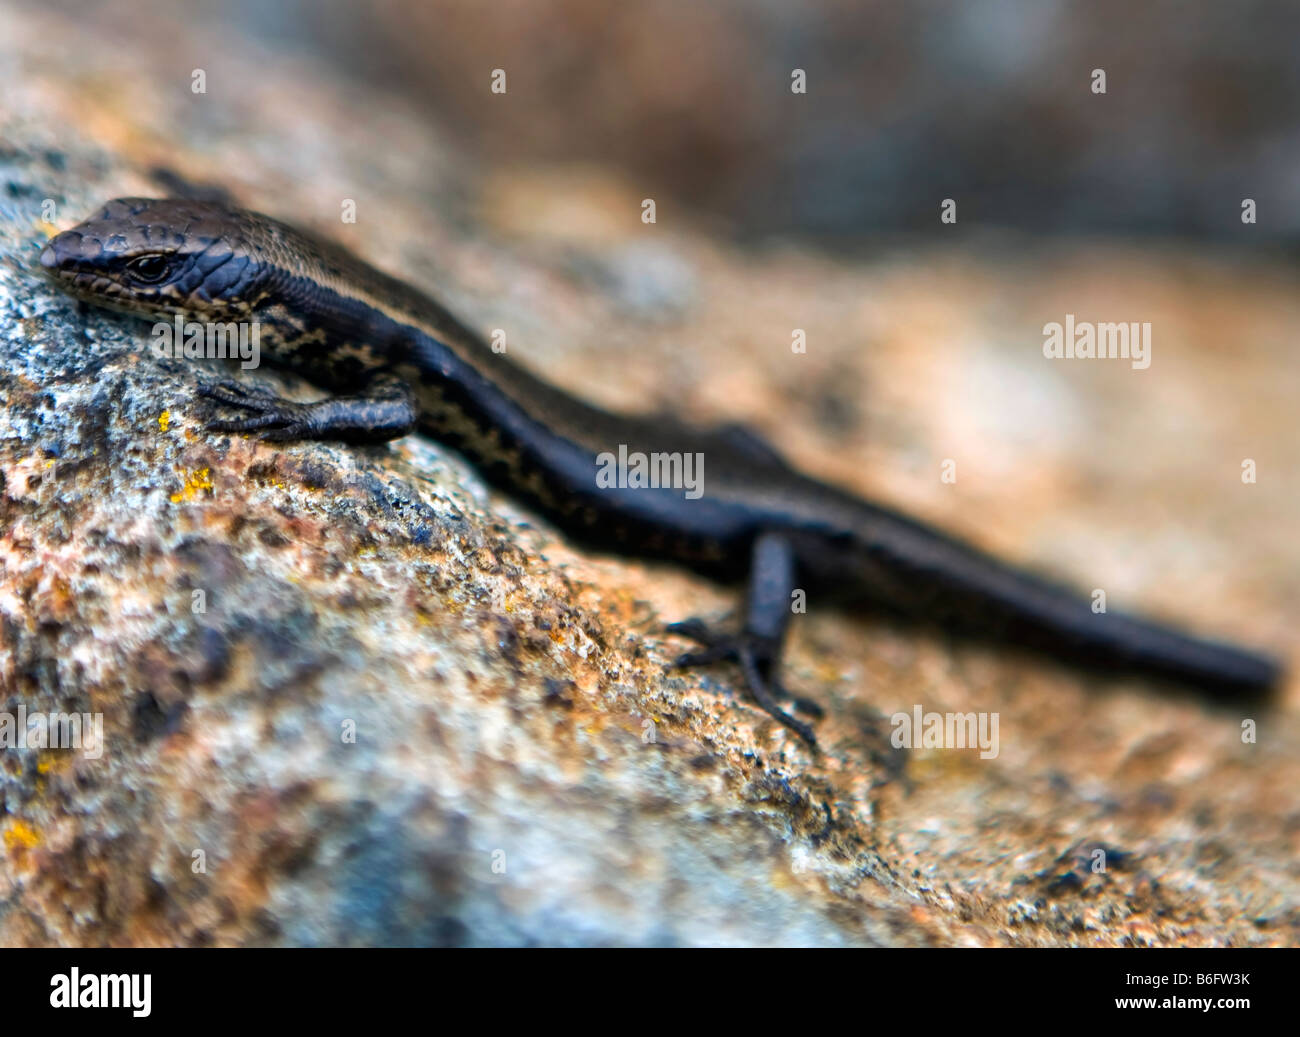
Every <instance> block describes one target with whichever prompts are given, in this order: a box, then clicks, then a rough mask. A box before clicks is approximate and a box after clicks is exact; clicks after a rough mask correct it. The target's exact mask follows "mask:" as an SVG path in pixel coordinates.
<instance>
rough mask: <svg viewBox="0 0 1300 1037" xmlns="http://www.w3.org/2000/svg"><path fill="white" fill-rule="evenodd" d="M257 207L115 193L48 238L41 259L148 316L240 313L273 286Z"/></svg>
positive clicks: (82, 286) (56, 272)
mask: <svg viewBox="0 0 1300 1037" xmlns="http://www.w3.org/2000/svg"><path fill="white" fill-rule="evenodd" d="M249 216H251V214H243V213H235V212H233V211H232V210H230V209H227V208H226V207H224V206H221V205H217V204H214V203H211V202H197V201H186V200H181V199H161V200H155V199H150V198H116V199H114V200H113V201H111V202H109V203H108V204H107V205H105V206H104V208H103V209H101V210H100V211H99V212H98V213H96V214H95V215H94V216H92V217H91V218H90V219H88V220H86V221H85V222H84V223H79V224H77V226H75V227H73V228H72V229H71V230H65V231H64V232H63V233H62V234H58V235H56V236H55V237H53V238H51V239H50V242H49V244H48V245H46V246H45V249H44V251H43V252H42V253H41V266H42V267H43V268H44V269H45V270H46V271H47V272H48V273H49V274H51V275H52V276H53V277H54V278H55V280H57V281H58V282H59V283H60V284H61V285H62V286H63V287H64V289H65V290H67V291H68V292H70V293H72V294H73V295H76V296H78V297H79V298H83V299H86V300H88V301H90V302H93V303H97V304H99V305H101V306H109V307H112V308H114V309H119V310H126V311H127V312H129V313H134V314H139V315H145V316H164V315H171V314H176V313H181V314H184V315H186V316H188V317H191V318H192V319H196V320H238V319H240V318H242V317H245V316H247V315H248V313H249V312H250V311H251V310H252V308H253V307H254V306H255V305H257V303H258V302H259V301H260V300H261V299H262V298H263V297H264V296H265V295H266V294H267V287H266V282H267V280H268V278H269V277H270V275H271V271H272V265H271V264H270V263H268V262H267V261H266V259H267V255H266V253H267V245H266V244H265V243H263V242H259V241H256V240H251V239H250V235H249V234H248V233H247V229H248V228H249V227H250V226H253V224H250V222H249V219H248V217H249Z"/></svg>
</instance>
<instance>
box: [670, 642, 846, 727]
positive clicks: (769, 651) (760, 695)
mask: <svg viewBox="0 0 1300 1037" xmlns="http://www.w3.org/2000/svg"><path fill="white" fill-rule="evenodd" d="M668 632H669V633H670V634H678V635H679V636H681V637H685V638H689V639H690V640H692V641H697V642H699V643H700V644H701V645H703V650H702V651H699V652H686V653H685V654H683V655H679V656H678V657H677V659H676V660H674V662H673V667H674V668H676V669H687V668H690V667H695V666H707V665H708V664H710V663H715V662H721V661H723V660H727V661H733V662H738V663H740V665H741V668H742V669H743V670H744V672H745V683H746V684H747V685H748V687H749V694H750V696H751V697H752V698H753V700H754V701H755V702H756V703H757V704H758V706H759V707H760V708H761V709H763V710H764V711H765V712H766V713H767V714H768V715H769V716H771V717H772V719H774V720H777V721H779V722H780V723H782V724H784V725H785V726H786V727H788V728H789V729H790V730H791V731H793V732H794V733H795V734H797V735H798V736H799V737H800V738H802V739H803V740H804V741H805V742H807V743H808V744H809V745H810V746H812V747H813V748H814V749H816V748H817V738H816V736H815V735H814V734H813V730H812V728H811V727H809V726H808V725H807V724H805V723H803V722H802V721H800V720H796V719H795V718H794V717H792V716H791V715H790V714H789V713H787V712H785V710H783V709H782V708H781V707H780V706H778V705H777V702H776V700H777V697H778V696H780V697H785V698H789V697H791V696H789V695H787V694H786V692H785V690H784V689H783V688H782V687H781V685H780V683H779V682H778V681H777V680H776V678H775V677H774V676H773V673H772V671H773V670H774V669H775V666H774V662H775V659H776V655H777V652H778V650H779V645H775V644H773V643H771V641H769V640H768V639H765V638H762V637H760V636H758V635H756V634H752V633H748V632H745V631H742V632H741V633H739V634H724V633H720V632H719V631H716V630H713V629H712V628H711V627H709V626H708V624H706V623H705V622H704V621H703V620H699V619H688V620H684V621H683V622H681V623H673V624H671V625H670V626H669V627H668ZM794 701H795V704H796V705H797V706H798V707H799V708H800V709H803V710H805V711H807V712H809V713H812V714H813V715H814V716H818V717H820V716H821V715H822V710H821V707H820V706H818V705H816V704H815V703H812V702H808V701H807V700H805V699H799V698H795V699H794Z"/></svg>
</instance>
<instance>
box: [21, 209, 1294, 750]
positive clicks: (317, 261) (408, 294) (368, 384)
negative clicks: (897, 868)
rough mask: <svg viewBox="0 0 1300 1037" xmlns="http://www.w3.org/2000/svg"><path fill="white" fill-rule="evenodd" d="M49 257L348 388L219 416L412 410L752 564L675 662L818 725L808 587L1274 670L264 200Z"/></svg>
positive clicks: (624, 518) (326, 428) (575, 492)
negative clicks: (902, 504) (997, 547)
mask: <svg viewBox="0 0 1300 1037" xmlns="http://www.w3.org/2000/svg"><path fill="white" fill-rule="evenodd" d="M41 265H42V266H43V267H44V268H45V269H46V270H47V271H48V272H50V273H51V274H52V275H53V276H54V277H56V278H57V280H58V281H59V282H60V283H61V284H62V285H63V286H64V287H65V288H66V289H67V290H69V291H70V292H72V293H73V294H75V295H77V296H79V297H81V298H85V299H89V300H90V301H92V302H96V303H99V304H101V305H105V306H110V307H114V308H117V309H122V310H126V311H127V312H130V313H133V314H136V315H139V316H148V317H154V318H159V317H164V318H165V317H172V316H173V315H175V314H182V315H184V317H185V318H186V319H188V320H193V321H216V322H223V323H225V322H239V321H257V322H259V325H260V334H261V343H262V350H263V356H264V357H266V358H267V359H268V360H270V361H271V362H273V363H275V364H279V365H282V366H284V367H286V368H289V369H291V370H294V371H296V372H298V373H299V374H301V375H303V376H304V377H306V378H307V379H308V380H309V381H311V382H312V383H314V384H315V385H317V386H319V387H320V388H322V389H325V390H328V391H329V392H331V393H333V394H334V395H332V396H329V397H328V398H326V399H323V400H320V401H318V402H313V403H298V402H294V401H290V400H286V399H283V398H280V397H277V396H274V395H272V394H269V393H266V392H262V391H258V390H252V389H248V388H245V387H243V386H241V385H239V384H237V383H234V382H221V383H214V384H207V385H202V386H200V388H199V393H200V394H201V395H202V396H204V397H206V398H207V399H209V400H213V401H216V402H217V403H218V404H220V405H224V406H226V407H229V408H233V409H234V410H235V411H238V412H240V414H241V416H239V417H233V418H225V419H220V420H213V421H210V422H209V428H211V429H212V430H214V431H217V432H227V433H249V434H255V435H259V436H262V437H264V438H266V439H271V440H281V441H284V440H295V439H342V440H347V441H355V442H382V441H385V440H390V439H393V438H396V437H399V436H404V435H406V434H408V433H410V432H412V431H415V430H419V431H420V432H423V433H425V434H427V435H429V436H431V437H433V438H435V439H437V440H439V441H441V442H443V443H445V444H447V445H448V446H450V447H452V448H454V449H455V450H457V451H459V452H461V453H462V454H463V455H465V456H466V457H467V458H468V459H469V460H470V461H471V462H472V463H473V464H474V465H475V466H476V467H477V468H478V469H479V470H480V471H481V472H482V473H483V475H484V477H485V478H486V479H487V480H488V481H489V482H490V483H492V484H493V485H495V486H496V487H498V488H500V489H502V490H504V491H506V492H508V493H509V494H511V495H513V496H515V497H517V498H519V499H520V500H521V501H523V502H525V503H526V504H528V505H529V506H531V507H532V508H534V509H536V510H537V511H538V512H540V513H541V514H543V515H545V516H546V517H547V518H548V519H549V520H550V521H551V522H553V523H554V524H555V525H556V526H557V527H559V528H560V529H561V530H562V531H564V532H565V533H566V534H567V535H568V536H570V537H571V538H573V539H574V540H576V541H578V542H581V543H583V544H586V545H590V546H592V547H594V548H598V549H606V550H613V551H615V552H618V553H622V554H627V555H637V556H643V557H648V558H655V559H666V560H669V561H672V562H676V563H679V564H682V565H685V566H689V567H690V568H692V569H694V570H697V571H698V572H700V573H703V574H705V575H706V576H709V577H713V578H715V579H720V580H727V581H740V580H743V579H745V578H746V577H747V578H748V595H747V607H746V614H745V619H744V622H743V625H742V627H741V629H740V630H739V631H736V632H732V633H723V632H719V631H715V630H713V629H711V628H710V627H708V626H707V625H705V624H704V623H703V622H701V621H700V620H687V621H685V622H683V623H678V624H674V625H672V626H670V627H669V630H671V631H673V632H675V633H678V634H681V635H683V636H685V637H687V638H689V639H691V640H694V641H696V642H697V643H698V644H699V645H700V646H702V647H701V650H699V651H696V652H693V653H688V654H686V655H683V656H682V657H681V658H679V659H678V660H677V664H678V665H679V666H683V667H686V666H695V665H701V664H706V663H711V662H715V661H718V660H723V659H728V660H734V661H737V662H739V664H740V665H741V667H742V669H743V672H744V675H745V681H746V684H747V686H748V690H749V692H750V694H751V695H752V697H753V699H754V701H755V702H756V703H757V704H758V705H759V706H761V707H762V708H763V709H764V710H766V711H767V712H768V713H769V714H771V716H772V717H774V718H775V719H776V720H778V721H780V722H781V723H782V724H784V725H785V726H786V727H788V728H790V729H791V730H792V731H794V732H796V733H797V734H798V735H800V736H801V737H803V738H804V739H806V740H807V741H808V743H809V744H811V745H814V746H815V744H816V742H815V738H814V735H813V731H812V728H811V727H810V726H809V725H808V724H807V723H804V722H803V721H801V720H798V719H796V718H795V717H793V716H791V715H790V714H789V713H787V712H786V711H785V710H784V709H783V708H782V703H783V701H789V696H788V695H787V693H786V692H785V691H784V689H783V688H782V686H781V684H780V680H779V662H780V657H781V650H782V644H783V641H784V637H785V633H786V630H787V627H788V624H789V620H790V616H791V613H792V608H791V602H792V597H793V596H794V594H795V592H796V591H797V590H803V591H804V592H805V593H806V594H807V595H808V596H809V598H810V600H812V601H813V602H817V601H819V600H826V599H834V600H836V601H839V602H845V601H848V602H858V603H861V604H863V605H866V606H868V607H872V608H875V609H878V610H884V611H886V612H889V613H893V614H895V615H899V616H902V617H907V618H911V619H918V620H924V621H930V622H934V623H938V624H940V625H942V626H943V627H944V628H946V629H951V630H954V631H958V632H961V633H968V634H975V635H978V636H992V637H997V638H1001V639H1003V640H1005V641H1008V642H1013V643H1018V644H1024V645H1028V646H1030V647H1033V648H1036V649H1040V650H1045V651H1048V652H1051V653H1054V654H1057V655H1062V656H1067V657H1069V658H1071V659H1072V660H1074V661H1077V662H1083V663H1085V664H1091V665H1094V666H1099V667H1105V668H1122V669H1129V670H1134V671H1137V672H1141V673H1145V674H1147V675H1150V676H1154V677H1157V678H1164V679H1171V680H1174V681H1177V682H1181V683H1183V684H1185V685H1190V686H1193V687H1195V688H1199V689H1201V690H1203V691H1207V692H1210V693H1215V694H1222V695H1227V696H1246V695H1257V694H1260V693H1264V692H1267V691H1269V690H1270V689H1272V688H1273V687H1274V686H1275V685H1276V683H1277V682H1278V680H1279V678H1280V667H1279V665H1278V663H1277V662H1275V661H1274V660H1272V659H1270V658H1268V657H1266V656H1264V655H1261V654H1256V653H1254V652H1252V651H1248V650H1245V649H1242V648H1238V647H1235V646H1233V645H1229V644H1226V643H1221V642H1217V641H1212V640H1207V639H1203V638H1200V637H1196V636H1193V635H1191V634H1186V633H1181V632H1179V631H1177V630H1174V629H1171V628H1168V627H1166V626H1162V625H1160V624H1158V623H1155V622H1153V621H1150V620H1146V619H1143V618H1140V617H1137V616H1132V615H1125V614H1123V613H1120V612H1113V611H1100V612H1099V611H1094V609H1093V607H1092V601H1091V600H1090V599H1089V598H1087V597H1085V596H1084V595H1082V594H1080V593H1078V592H1077V591H1073V590H1070V589H1068V588H1065V587H1062V586H1060V585H1058V584H1056V583H1053V582H1051V581H1049V580H1046V579H1044V578H1042V577H1040V576H1038V575H1035V574H1033V573H1030V572H1027V571H1024V570H1021V569H1018V568H1015V567H1013V566H1011V565H1008V564H1006V563H1004V562H1002V561H999V560H997V559H996V558H994V557H992V556H990V555H989V554H986V553H985V552H983V551H981V550H979V549H978V548H976V547H974V546H972V545H970V544H967V543H964V542H962V541H960V540H958V539H955V538H954V537H951V536H948V535H946V534H944V533H942V532H940V531H938V530H936V529H933V528H930V527H929V526H926V525H924V524H922V523H920V522H917V521H914V520H912V519H909V518H907V517H905V516H903V515H900V514H897V513H895V512H893V511H890V510H888V509H886V508H884V507H881V506H879V505H876V504H872V503H869V502H867V501H864V500H860V499H858V498H857V497H855V496H853V495H851V494H849V493H847V492H845V491H842V490H839V489H836V488H834V487H832V486H828V485H825V484H822V483H819V482H817V481H815V480H813V479H811V478H809V477H807V476H804V475H802V474H800V473H799V472H798V471H796V470H795V469H793V468H792V467H791V466H789V465H788V464H787V463H786V462H785V461H784V460H783V459H782V457H781V456H780V455H779V453H778V452H777V451H776V450H775V449H774V448H772V447H771V446H770V445H768V444H767V443H766V442H764V441H763V440H762V439H760V438H759V437H758V436H756V435H754V434H753V433H750V432H748V431H746V430H745V429H743V428H741V427H738V426H729V427H723V428H716V429H702V428H693V427H690V426H688V425H686V424H683V423H680V422H678V421H677V420H675V419H672V418H668V417H657V416H655V417H650V416H639V417H638V416H624V415H615V414H610V413H607V412H605V411H603V410H600V409H599V408H597V407H594V406H591V405H590V404H587V403H585V402H583V401H581V400H579V399H576V398H575V397H573V396H570V395H568V394H566V393H564V392H562V391H560V390H559V389H557V388H555V387H554V386H552V385H549V384H548V383H546V382H544V381H542V380H541V379H539V378H537V377H535V376H534V375H533V374H531V373H530V372H528V371H527V370H525V369H524V368H523V367H520V366H518V365H516V364H515V363H513V362H512V361H511V360H510V359H508V358H507V356H506V355H505V354H503V353H499V352H494V351H493V350H492V349H491V348H490V347H489V346H488V344H487V343H486V342H485V341H484V340H483V339H482V337H481V336H479V335H478V334H476V333H475V332H474V331H472V330H470V329H469V328H468V327H466V326H465V325H464V324H462V323H461V322H460V321H459V320H457V319H456V318H455V317H454V316H452V314H451V313H449V312H448V311H447V310H446V309H445V308H443V307H442V306H440V305H439V304H438V303H436V302H434V301H433V300H432V299H430V298H428V297H427V296H426V295H424V294H422V293H421V292H418V291H416V290H415V289H413V288H411V287H409V286H408V285H406V284H404V283H402V282H401V281H399V280H396V279H395V278H393V277H390V276H388V275H387V274H384V273H382V272H380V271H378V270H376V269H374V268H372V267H370V266H368V265H367V264H365V263H363V262H361V261H360V260H358V259H357V258H356V257H354V256H353V255H351V254H350V253H349V252H347V251H346V250H344V249H343V248H341V247H339V246H337V245H334V244H332V243H329V242H327V241H322V240H318V239H316V238H314V237H311V236H309V235H307V234H304V233H302V232H300V231H297V230H294V229H293V228H291V227H289V226H287V225H285V224H283V223H279V222H277V221H275V220H272V219H270V218H268V217H266V216H262V215H260V214H257V213H252V212H245V211H241V210H237V209H232V208H228V207H226V206H224V205H220V204H216V203H213V202H202V201H191V200H183V199H180V200H178V199H167V200H151V199H144V198H121V199H117V200H114V201H111V202H109V203H108V204H107V205H105V206H104V208H103V209H102V211H100V212H98V213H96V214H95V215H94V216H92V217H91V218H90V219H88V220H87V221H85V222H84V223H81V224H79V225H78V226H76V227H74V228H72V229H71V230H68V231H65V232H63V233H61V234H59V235H57V236H56V237H54V238H53V239H51V241H50V242H49V244H48V245H47V246H46V248H45V249H44V251H43V252H42V254H41ZM636 455H641V456H644V457H652V456H658V457H665V456H667V457H672V456H676V457H679V458H687V457H689V458H702V463H701V468H700V472H699V474H700V475H701V476H702V478H701V479H700V480H699V484H698V485H696V486H693V487H690V486H682V485H677V486H671V485H662V484H660V485H637V484H636V483H637V480H636V479H635V478H630V479H629V478H619V479H611V478H610V477H609V461H610V458H611V457H617V458H620V459H623V458H627V457H632V456H636ZM643 481H644V480H643ZM806 708H807V709H808V712H809V713H811V714H813V715H815V714H816V709H815V707H811V706H807V707H806Z"/></svg>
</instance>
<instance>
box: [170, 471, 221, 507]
mask: <svg viewBox="0 0 1300 1037" xmlns="http://www.w3.org/2000/svg"><path fill="white" fill-rule="evenodd" d="M211 489H212V479H211V476H210V469H207V468H199V469H197V470H195V471H193V472H191V473H190V474H189V475H187V476H186V477H185V483H184V485H183V486H182V487H181V489H180V492H178V493H173V494H172V495H171V502H172V503H173V504H179V503H181V501H187V500H192V499H193V498H194V495H195V494H197V493H198V492H199V491H200V490H211Z"/></svg>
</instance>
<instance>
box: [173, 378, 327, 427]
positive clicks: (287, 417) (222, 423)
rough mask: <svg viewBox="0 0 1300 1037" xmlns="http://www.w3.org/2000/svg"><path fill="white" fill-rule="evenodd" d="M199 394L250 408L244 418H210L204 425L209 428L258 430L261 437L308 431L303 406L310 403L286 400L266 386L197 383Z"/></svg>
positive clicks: (227, 403)
mask: <svg viewBox="0 0 1300 1037" xmlns="http://www.w3.org/2000/svg"><path fill="white" fill-rule="evenodd" d="M198 395H199V396H202V397H203V398H204V399H207V400H215V401H216V402H217V403H224V404H225V405H226V406H228V407H237V408H240V409H242V410H246V411H252V412H253V413H252V414H250V415H249V416H248V417H244V418H211V419H209V420H208V421H206V422H204V427H205V428H207V429H208V430H209V431H211V432H257V433H259V434H260V435H261V436H262V438H263V439H273V440H285V439H302V438H305V437H306V436H307V435H308V434H309V432H308V429H309V422H308V420H307V418H308V415H307V413H306V409H307V408H308V407H309V406H310V404H303V403H297V402H295V401H293V400H286V399H285V398H284V397H283V396H276V395H275V393H272V392H268V391H267V390H265V389H252V388H249V387H248V386H245V385H240V384H239V383H238V382H216V383H213V384H208V385H200V386H199V388H198Z"/></svg>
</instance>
